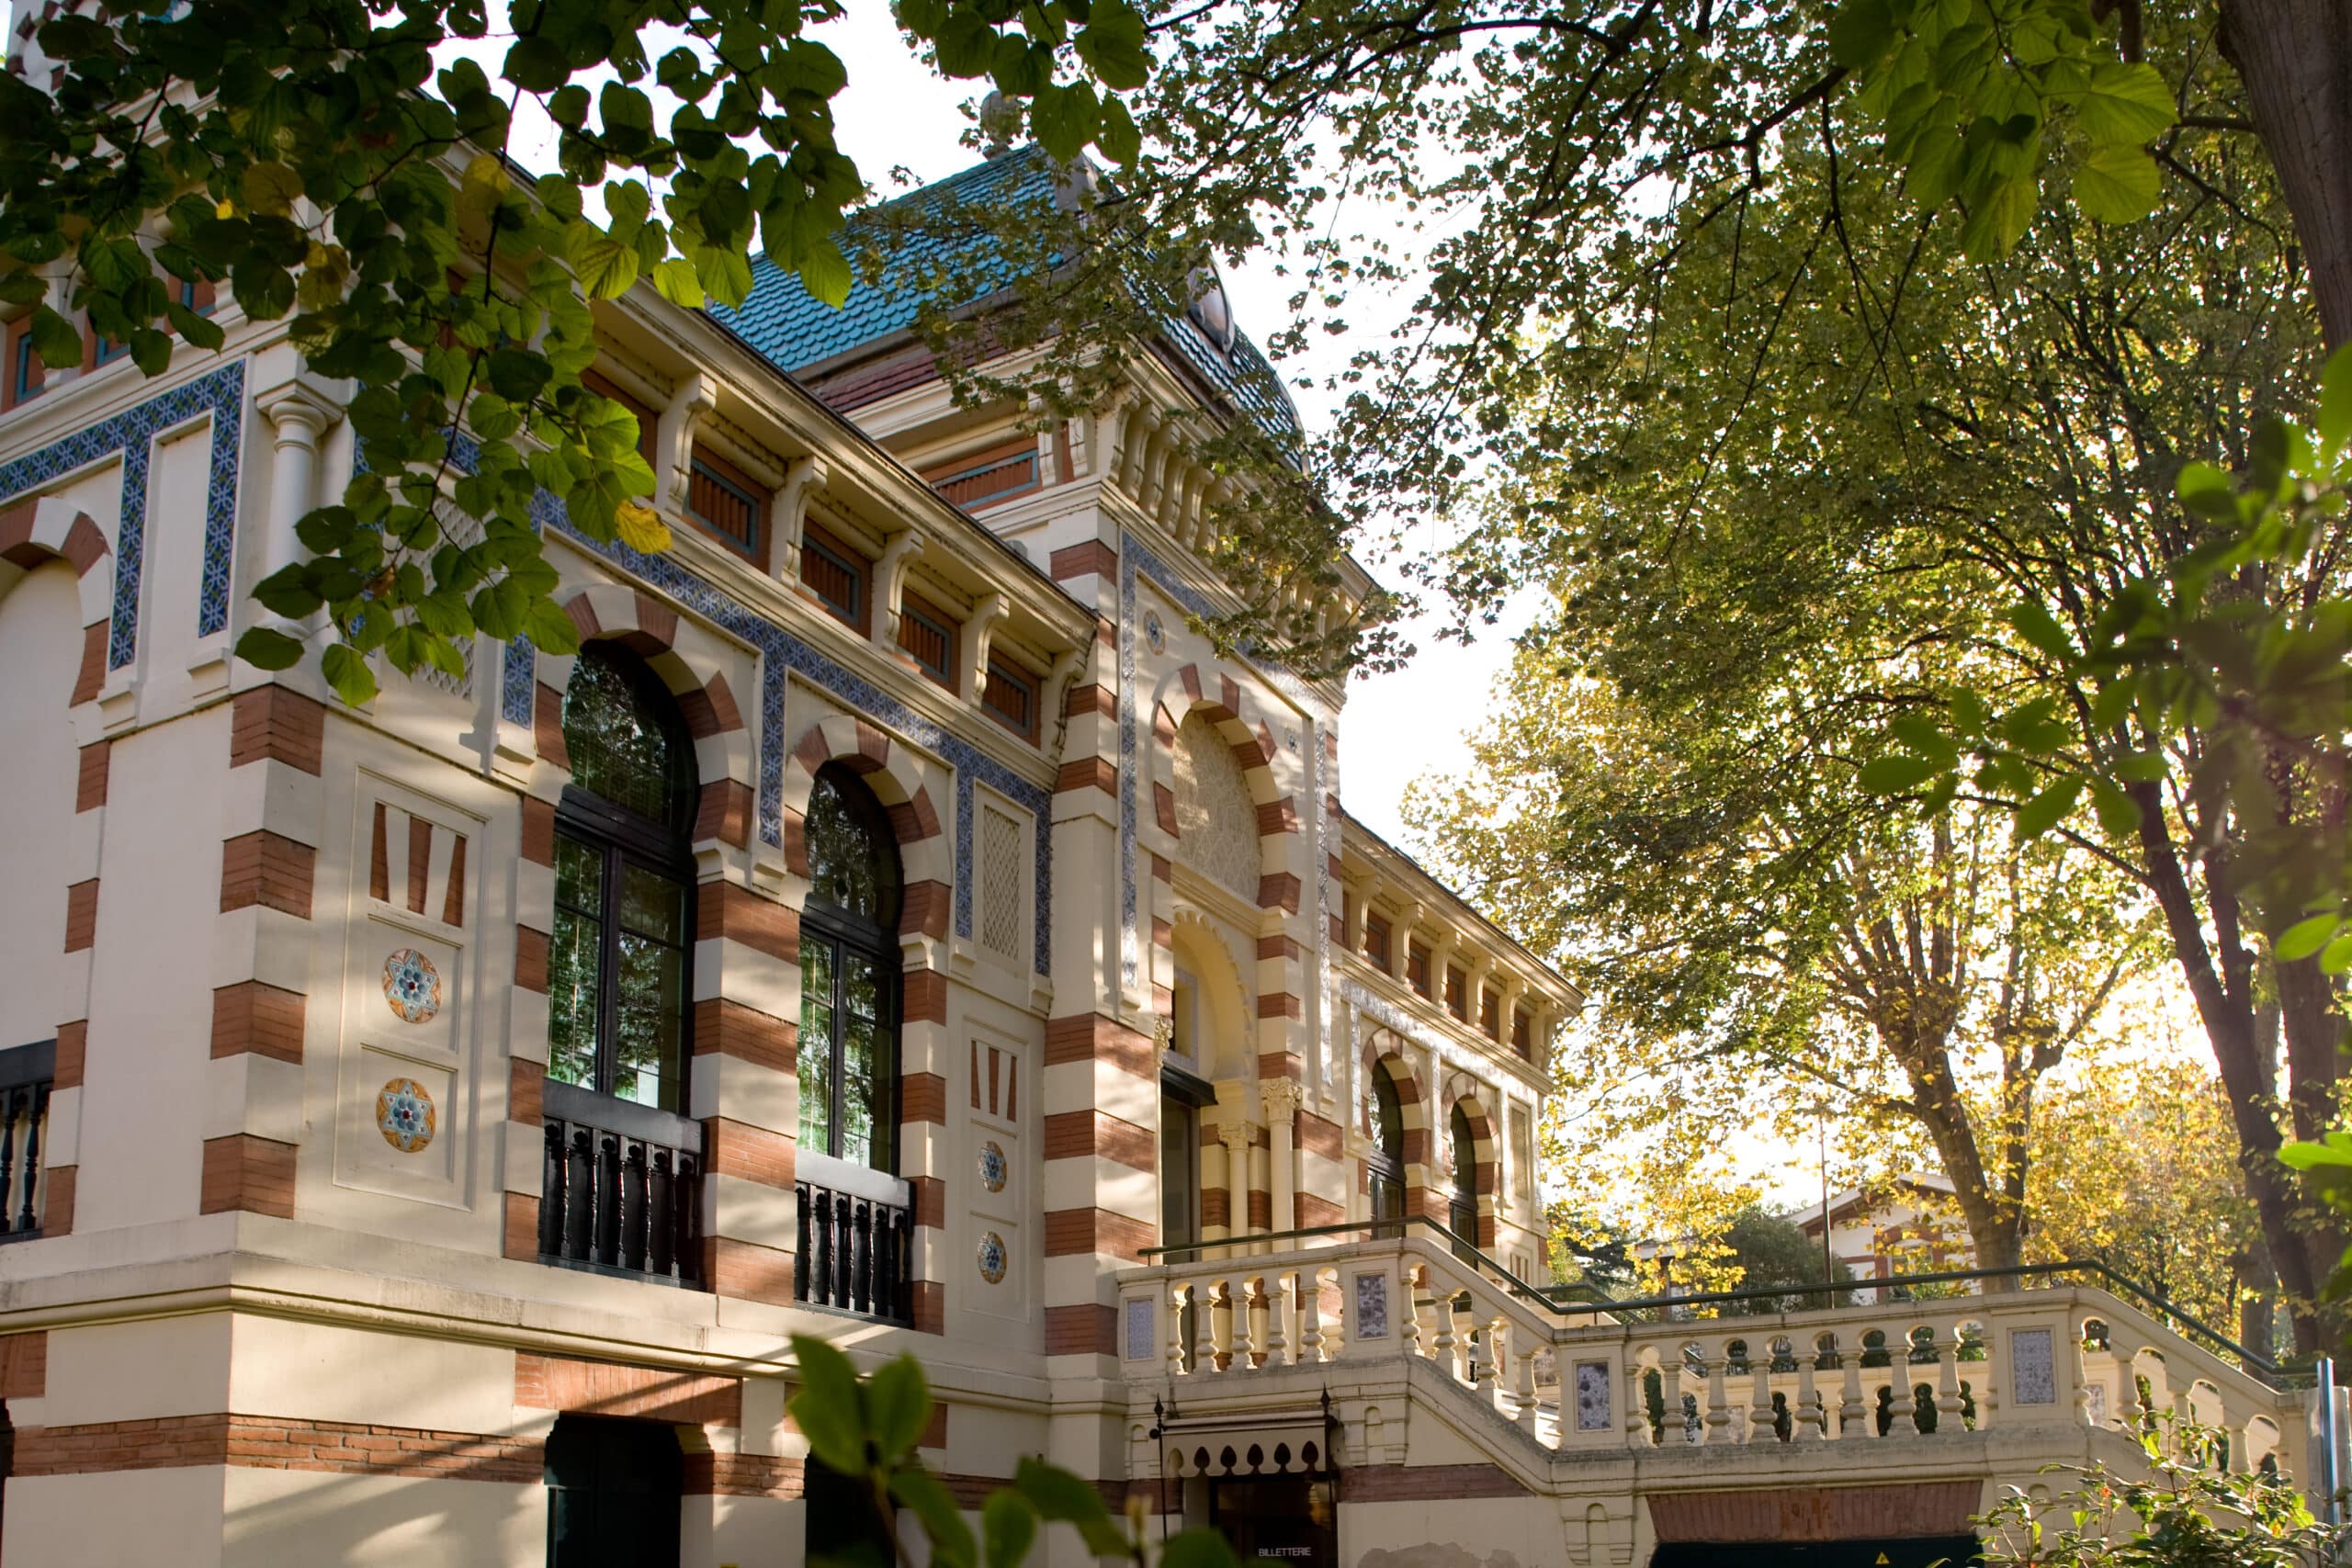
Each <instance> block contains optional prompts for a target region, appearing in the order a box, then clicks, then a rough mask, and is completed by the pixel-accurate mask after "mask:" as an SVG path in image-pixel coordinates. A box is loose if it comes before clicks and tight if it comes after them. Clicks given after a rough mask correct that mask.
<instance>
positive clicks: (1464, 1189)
mask: <svg viewBox="0 0 2352 1568" xmlns="http://www.w3.org/2000/svg"><path fill="white" fill-rule="evenodd" d="M1445 1131H1446V1142H1447V1143H1448V1144H1450V1145H1453V1172H1452V1175H1453V1190H1452V1191H1450V1192H1449V1193H1448V1194H1447V1195H1446V1206H1445V1210H1446V1212H1445V1224H1446V1228H1447V1229H1448V1230H1451V1231H1452V1232H1453V1234H1454V1235H1456V1236H1459V1237H1460V1238H1461V1239H1460V1240H1458V1241H1456V1242H1455V1243H1454V1244H1453V1250H1454V1252H1455V1253H1456V1255H1458V1256H1460V1257H1463V1258H1468V1257H1470V1256H1471V1255H1473V1254H1474V1253H1475V1252H1476V1250H1477V1246H1478V1145H1477V1143H1476V1139H1475V1138H1474V1137H1473V1136H1472V1134H1471V1132H1470V1113H1469V1112H1468V1111H1464V1110H1463V1109H1462V1107H1461V1106H1459V1105H1456V1106H1455V1107H1454V1108H1453V1115H1451V1116H1449V1117H1447V1118H1446V1125H1445Z"/></svg>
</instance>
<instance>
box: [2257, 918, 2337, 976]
mask: <svg viewBox="0 0 2352 1568" xmlns="http://www.w3.org/2000/svg"><path fill="white" fill-rule="evenodd" d="M2343 923H2344V920H2343V917H2342V916H2340V915H2338V914H2336V913H2335V911H2333V910H2331V911H2329V912H2328V913H2326V914H2324V915H2313V916H2312V917H2311V918H2310V919H2301V920H2297V921H2296V922H2295V923H2294V924H2293V925H2291V926H2289V927H2288V928H2287V929H2286V930H2285V931H2281V932H2279V933H2278V942H2277V943H2276V944H2275V945H2274V946H2273V947H2272V948H2271V953H2272V954H2273V955H2274V956H2276V957H2277V958H2278V961H2279V962H2280V963H2282V964H2290V963H2292V962H2294V961H2295V960H2296V959H2298V958H2309V957H2310V956H2311V955H2312V953H2317V952H2318V951H2319V950H2320V949H2321V948H2323V947H2325V946H2326V945H2327V944H2328V942H2330V941H2331V940H2332V939H2334V937H2335V932H2336V928H2338V927H2339V926H2341V925H2342V924H2343Z"/></svg>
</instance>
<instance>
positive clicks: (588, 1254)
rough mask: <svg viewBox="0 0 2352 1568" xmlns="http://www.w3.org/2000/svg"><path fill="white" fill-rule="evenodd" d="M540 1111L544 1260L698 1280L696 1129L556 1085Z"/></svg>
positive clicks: (682, 1281)
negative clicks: (543, 1131)
mask: <svg viewBox="0 0 2352 1568" xmlns="http://www.w3.org/2000/svg"><path fill="white" fill-rule="evenodd" d="M542 1110H543V1114H544V1116H545V1119H546V1126H547V1144H546V1155H545V1164H544V1167H543V1170H542V1175H541V1181H540V1192H539V1258H540V1261H542V1262H546V1263H559V1264H562V1265H564V1266H565V1267H567V1268H573V1269H593V1270H594V1271H596V1272H599V1273H608V1274H620V1275H626V1276H628V1278H631V1279H640V1280H666V1281H668V1282H670V1283H672V1284H677V1285H689V1286H691V1285H695V1284H697V1283H698V1282H699V1281H700V1280H701V1277H702V1245H701V1239H700V1234H699V1228H700V1224H701V1221H700V1215H701V1213H702V1129H701V1127H700V1125H699V1124H697V1123H695V1122H691V1121H688V1120H687V1119H686V1118H684V1117H683V1116H677V1115H673V1114H672V1113H670V1112H668V1111H656V1110H654V1109H653V1108H652V1107H650V1106H645V1105H634V1104H631V1103H629V1102H628V1101H626V1100H613V1099H610V1098H608V1097H606V1096H604V1095H599V1094H593V1093H591V1092H589V1091H588V1090H586V1089H580V1088H577V1087H575V1086H573V1085H571V1084H563V1083H556V1082H553V1081H550V1082H549V1083H548V1085H547V1089H546V1100H545V1101H544V1104H543V1107H542Z"/></svg>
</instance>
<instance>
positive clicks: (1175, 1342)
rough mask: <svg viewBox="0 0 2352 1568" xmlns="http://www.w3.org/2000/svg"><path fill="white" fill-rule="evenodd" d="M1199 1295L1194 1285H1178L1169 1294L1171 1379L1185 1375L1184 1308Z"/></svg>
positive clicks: (1169, 1365)
mask: <svg viewBox="0 0 2352 1568" xmlns="http://www.w3.org/2000/svg"><path fill="white" fill-rule="evenodd" d="M1198 1293H1199V1290H1198V1287H1196V1286H1192V1285H1177V1286H1174V1287H1172V1288H1171V1289H1170V1291H1169V1292H1168V1375H1169V1376H1170V1377H1171V1378H1177V1377H1182V1376H1183V1375H1184V1348H1185V1347H1184V1308H1185V1306H1186V1304H1187V1303H1190V1302H1191V1301H1192V1299H1193V1296H1195V1295H1197V1294H1198Z"/></svg>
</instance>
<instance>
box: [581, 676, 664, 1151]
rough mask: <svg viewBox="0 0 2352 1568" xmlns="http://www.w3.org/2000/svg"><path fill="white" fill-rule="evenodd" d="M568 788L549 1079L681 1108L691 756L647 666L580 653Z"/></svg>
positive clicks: (656, 678) (641, 1103)
mask: <svg viewBox="0 0 2352 1568" xmlns="http://www.w3.org/2000/svg"><path fill="white" fill-rule="evenodd" d="M563 740H564V746H565V748H566V749H567V750H569V751H570V752H571V784H568V785H566V786H565V788H564V792H563V800H562V802H561V804H560V805H559V806H558V807H557V808H556V840H555V904H556V908H555V937H554V941H553V942H552V943H551V945H550V949H549V952H548V1077H551V1078H553V1079H555V1080H556V1081H558V1082H560V1083H568V1084H576V1085H578V1086H579V1087H580V1088H582V1089H593V1090H594V1091H595V1092H597V1093H599V1094H607V1095H611V1096H614V1097H615V1098H616V1099H620V1100H634V1101H636V1102H637V1103H639V1104H640V1105H650V1106H654V1107H656V1108H658V1109H660V1110H663V1111H683V1110H684V1109H685V1103H686V1099H685V1064H686V1055H687V1043H686V1026H687V1016H688V1009H689V1008H690V1007H691V1005H692V998H693V995H694V988H693V986H692V984H691V979H690V976H689V974H688V965H689V964H691V963H692V961H693V955H694V931H693V925H692V922H693V909H694V904H693V899H692V897H690V895H691V893H692V891H693V887H694V855H693V853H692V852H691V850H690V849H689V846H688V840H687V829H688V824H689V822H690V821H691V820H692V817H693V811H694V797H695V771H694V747H693V742H692V741H691V740H690V739H688V738H687V735H686V728H685V724H684V719H683V718H682V716H680V714H679V712H678V706H677V704H676V703H675V702H674V701H673V700H672V698H671V696H670V694H669V691H668V690H667V689H666V688H665V687H664V686H663V685H662V682H661V680H660V678H659V677H657V676H656V675H655V674H654V673H653V671H651V670H650V669H648V668H647V667H646V664H645V661H644V660H640V659H639V658H638V657H636V656H635V655H634V654H631V653H628V652H627V651H626V650H624V649H616V648H613V647H611V646H609V645H606V644H601V643H598V644H591V645H590V646H589V647H587V648H585V649H582V650H581V653H580V657H579V660H578V661H577V662H576V663H575V664H574V665H573V667H572V672H571V686H570V688H569V689H568V690H567V691H566V692H565V694H564V699H563Z"/></svg>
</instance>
